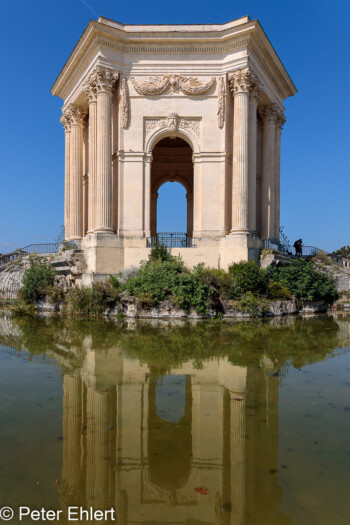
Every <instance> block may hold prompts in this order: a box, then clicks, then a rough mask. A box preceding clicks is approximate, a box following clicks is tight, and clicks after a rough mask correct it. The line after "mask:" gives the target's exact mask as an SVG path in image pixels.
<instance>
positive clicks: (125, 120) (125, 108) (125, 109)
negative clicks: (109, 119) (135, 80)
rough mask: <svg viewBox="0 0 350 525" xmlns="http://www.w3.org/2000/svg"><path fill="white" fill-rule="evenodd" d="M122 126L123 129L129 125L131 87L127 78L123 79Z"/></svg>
mask: <svg viewBox="0 0 350 525" xmlns="http://www.w3.org/2000/svg"><path fill="white" fill-rule="evenodd" d="M121 106H122V108H121V110H122V111H121V126H122V128H123V129H126V128H127V127H128V126H129V113H130V106H129V88H128V82H127V80H126V78H123V79H122V87H121Z"/></svg>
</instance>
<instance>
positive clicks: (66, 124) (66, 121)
mask: <svg viewBox="0 0 350 525" xmlns="http://www.w3.org/2000/svg"><path fill="white" fill-rule="evenodd" d="M61 123H62V125H63V128H64V138H65V155H64V238H65V239H66V240H68V239H69V238H70V228H69V227H70V152H69V147H70V134H71V120H70V117H69V115H68V114H67V113H63V115H62V117H61Z"/></svg>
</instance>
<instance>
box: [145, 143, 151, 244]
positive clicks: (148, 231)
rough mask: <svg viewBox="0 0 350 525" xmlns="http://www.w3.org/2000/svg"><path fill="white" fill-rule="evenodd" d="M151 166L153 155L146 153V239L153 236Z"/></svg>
mask: <svg viewBox="0 0 350 525" xmlns="http://www.w3.org/2000/svg"><path fill="white" fill-rule="evenodd" d="M151 166H152V155H151V154H150V153H146V154H145V157H144V170H145V171H144V177H145V178H144V206H145V213H144V225H143V228H144V235H145V237H150V236H151Z"/></svg>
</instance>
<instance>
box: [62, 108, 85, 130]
mask: <svg viewBox="0 0 350 525" xmlns="http://www.w3.org/2000/svg"><path fill="white" fill-rule="evenodd" d="M85 118H86V113H84V111H83V110H82V109H81V108H79V107H78V106H73V105H72V104H70V105H69V106H68V107H66V108H65V109H64V111H63V116H62V117H61V122H62V124H63V127H65V126H69V127H71V126H81V127H83V125H84V121H85Z"/></svg>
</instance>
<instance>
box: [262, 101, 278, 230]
mask: <svg viewBox="0 0 350 525" xmlns="http://www.w3.org/2000/svg"><path fill="white" fill-rule="evenodd" d="M262 118H263V158H262V191H261V236H262V238H263V239H272V238H273V234H274V231H275V215H274V213H275V194H276V191H275V108H274V106H273V105H271V106H268V107H267V108H265V109H264V111H263V112H262Z"/></svg>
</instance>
